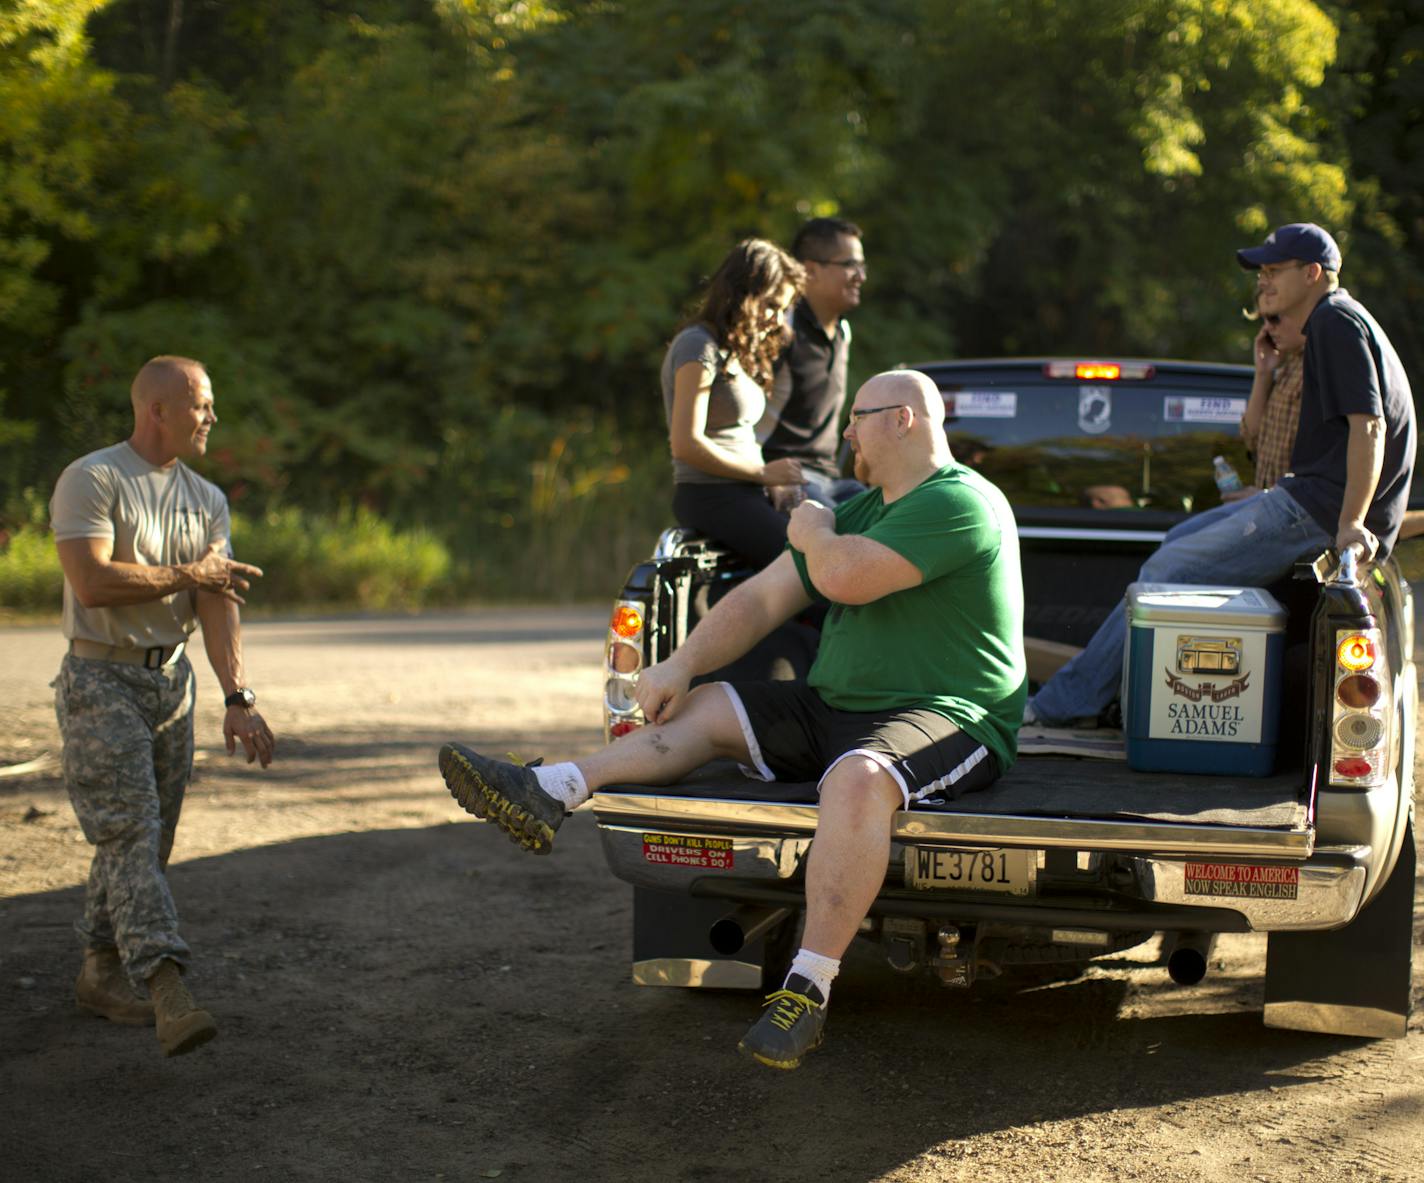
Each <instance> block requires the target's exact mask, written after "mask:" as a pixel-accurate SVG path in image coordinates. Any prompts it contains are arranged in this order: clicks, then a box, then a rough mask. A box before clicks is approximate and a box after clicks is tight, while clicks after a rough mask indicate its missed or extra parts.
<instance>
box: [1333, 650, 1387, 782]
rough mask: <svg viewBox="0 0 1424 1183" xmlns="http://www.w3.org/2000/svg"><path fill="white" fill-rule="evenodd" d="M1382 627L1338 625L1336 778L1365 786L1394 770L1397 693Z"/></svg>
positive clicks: (1334, 780)
mask: <svg viewBox="0 0 1424 1183" xmlns="http://www.w3.org/2000/svg"><path fill="white" fill-rule="evenodd" d="M1383 652H1384V651H1383V648H1382V643H1381V639H1380V631H1379V629H1372V628H1371V629H1337V630H1336V633H1335V676H1334V690H1335V696H1334V700H1333V702H1332V704H1331V705H1332V714H1331V735H1330V783H1331V784H1332V785H1334V786H1336V787H1337V788H1351V789H1365V788H1371V787H1373V786H1375V785H1378V784H1381V783H1383V781H1384V778H1385V775H1386V773H1387V772H1388V770H1389V759H1388V757H1389V744H1390V738H1391V737H1390V719H1391V717H1392V704H1393V696H1392V695H1391V694H1390V686H1389V669H1388V667H1387V666H1386V663H1385V662H1384V660H1383V659H1382V654H1383Z"/></svg>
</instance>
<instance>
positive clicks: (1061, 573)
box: [591, 359, 1418, 1038]
mask: <svg viewBox="0 0 1424 1183" xmlns="http://www.w3.org/2000/svg"><path fill="white" fill-rule="evenodd" d="M916 368H917V369H921V370H923V371H924V372H925V373H927V374H929V375H930V376H931V377H932V378H933V379H934V380H935V381H936V383H937V384H938V385H939V387H940V389H941V392H942V394H943V397H944V400H945V414H946V421H945V426H946V430H947V432H948V434H949V439H950V444H951V447H952V448H953V450H954V454H955V456H956V458H958V459H959V460H960V461H961V462H963V463H967V464H969V465H971V466H972V467H975V468H977V469H978V470H979V471H981V472H982V473H984V474H985V475H986V476H988V477H989V478H990V479H992V480H993V481H995V483H996V484H998V485H999V486H1000V488H1002V489H1003V490H1004V492H1005V494H1006V495H1007V496H1008V498H1009V500H1010V502H1011V504H1012V505H1013V507H1014V511H1015V515H1016V518H1017V521H1018V530H1019V537H1020V542H1021V552H1022V562H1023V575H1024V587H1025V601H1026V607H1025V633H1026V641H1025V647H1026V650H1027V655H1028V658H1029V676H1030V679H1031V681H1041V680H1043V679H1045V678H1046V677H1047V676H1049V675H1050V674H1051V672H1052V670H1053V669H1054V668H1056V666H1057V664H1060V663H1061V662H1062V660H1064V658H1065V656H1066V655H1067V654H1069V653H1071V652H1073V651H1074V648H1075V647H1076V646H1080V645H1082V644H1083V643H1084V642H1085V641H1086V640H1087V638H1088V637H1089V636H1090V635H1091V634H1092V632H1093V631H1094V630H1095V629H1096V627H1097V626H1098V624H1099V623H1100V622H1101V621H1102V620H1103V619H1104V617H1105V616H1106V615H1107V613H1108V611H1109V610H1110V609H1111V607H1112V606H1113V604H1114V602H1115V601H1116V600H1117V599H1118V598H1119V597H1121V596H1122V595H1123V593H1124V589H1125V588H1126V587H1127V585H1128V584H1129V583H1130V582H1131V581H1132V580H1133V579H1134V578H1135V577H1136V573H1137V568H1138V566H1139V565H1140V564H1141V562H1142V560H1143V559H1144V558H1145V557H1146V556H1147V555H1148V554H1149V553H1151V551H1152V550H1153V549H1154V548H1155V547H1156V546H1157V545H1158V544H1159V543H1160V541H1161V540H1162V538H1163V536H1164V534H1165V533H1166V531H1167V530H1168V529H1169V528H1170V527H1171V526H1172V525H1174V524H1175V523H1176V522H1179V521H1181V520H1183V519H1184V518H1185V517H1186V516H1187V515H1188V514H1190V513H1191V512H1192V511H1193V510H1194V509H1197V510H1200V509H1203V508H1207V507H1208V506H1210V505H1214V504H1216V503H1217V497H1218V494H1217V490H1216V485H1215V484H1214V482H1213V479H1212V472H1213V458H1214V457H1216V456H1224V457H1226V458H1227V459H1228V461H1234V462H1235V464H1236V466H1237V468H1238V469H1239V470H1240V471H1242V472H1243V473H1246V472H1249V469H1248V468H1247V467H1246V465H1247V460H1246V457H1245V454H1244V452H1243V451H1242V449H1241V445H1240V443H1239V439H1238V436H1237V426H1236V425H1237V422H1238V420H1239V418H1240V415H1241V413H1242V411H1243V410H1244V406H1245V400H1246V396H1247V394H1248V392H1249V389H1250V384H1251V371H1250V369H1249V368H1248V367H1244V366H1229V365H1215V364H1206V363H1188V362H1168V361H1131V360H1121V361H1084V360H1079V359H1066V360H1065V359H1038V360H998V359H996V360H990V361H954V362H943V363H936V364H929V365H920V366H917V367H916ZM1354 557H1355V556H1354V555H1353V554H1351V555H1349V556H1347V557H1346V558H1345V559H1344V560H1343V561H1342V560H1339V559H1337V557H1336V556H1335V555H1334V554H1333V553H1332V552H1327V553H1325V554H1321V555H1303V556H1301V559H1300V561H1299V562H1298V564H1297V568H1296V571H1295V572H1294V577H1293V578H1289V579H1286V580H1283V581H1281V583H1280V584H1278V585H1276V586H1275V587H1272V588H1270V589H1267V590H1268V591H1269V592H1270V593H1271V594H1272V595H1274V597H1275V598H1276V599H1277V600H1278V601H1279V602H1280V604H1281V605H1283V606H1284V607H1285V609H1286V623H1285V626H1284V658H1283V660H1282V662H1281V664H1280V667H1279V669H1278V670H1277V673H1276V679H1277V681H1278V685H1277V686H1276V687H1275V690H1276V692H1277V693H1278V694H1279V701H1280V704H1281V706H1280V718H1281V726H1280V733H1279V742H1278V744H1277V748H1276V757H1275V766H1274V769H1273V771H1271V773H1270V774H1269V775H1265V776H1262V775H1252V776H1245V775H1237V774H1234V773H1228V774H1222V773H1214V774H1203V773H1200V772H1142V771H1134V770H1133V769H1132V768H1131V767H1130V766H1129V765H1128V764H1127V763H1126V762H1125V761H1123V760H1121V759H1108V760H1102V759H1092V758H1083V757H1080V756H1073V755H1063V754H1057V755H1023V754H1021V755H1020V758H1019V760H1018V762H1017V763H1016V764H1015V765H1014V766H1013V767H1012V768H1011V769H1010V770H1009V771H1008V772H1007V773H1006V774H1005V775H1004V776H1003V777H1002V778H1001V779H1000V780H999V781H998V782H997V783H996V784H994V785H993V786H991V787H990V788H989V789H987V790H985V791H982V792H978V793H972V794H967V795H966V796H964V797H961V798H960V799H958V800H955V801H953V802H950V803H947V804H944V805H940V806H934V807H917V808H915V809H912V810H907V811H902V812H900V813H898V814H897V815H896V817H895V820H894V823H893V826H894V828H893V834H892V848H891V856H890V861H889V864H888V865H887V867H886V870H885V881H884V886H883V888H882V889H881V891H880V894H879V896H878V898H877V899H876V901H875V904H874V906H873V907H872V908H871V909H870V912H869V914H868V915H867V916H866V918H865V920H864V921H863V923H862V925H861V932H860V937H861V938H862V939H863V940H865V941H870V942H876V943H878V944H879V946H880V947H881V948H882V949H883V952H884V956H885V958H886V960H887V962H888V964H889V966H890V967H891V968H892V969H893V970H897V971H900V972H903V973H924V974H930V975H934V976H936V977H938V978H939V979H940V980H941V981H943V982H944V983H945V984H946V985H948V986H954V987H971V986H972V985H973V983H974V982H975V981H976V979H987V978H988V977H991V976H997V975H998V974H1000V973H1005V972H1013V971H1021V970H1022V969H1023V968H1024V967H1030V966H1036V967H1050V969H1051V971H1052V972H1058V971H1059V970H1066V971H1067V972H1070V973H1071V972H1073V971H1074V970H1075V968H1079V967H1081V966H1083V965H1084V964H1086V963H1087V962H1089V961H1091V960H1092V959H1093V958H1095V957H1101V956H1104V955H1106V954H1110V953H1113V952H1117V951H1121V950H1124V949H1127V948H1131V947H1133V946H1136V945H1139V944H1142V943H1144V942H1146V941H1149V940H1151V939H1152V938H1153V937H1154V936H1156V935H1158V934H1161V935H1162V937H1163V938H1164V940H1163V944H1162V950H1163V957H1164V959H1165V961H1166V966H1167V970H1168V972H1169V974H1170V975H1171V977H1172V979H1173V980H1174V981H1176V982H1178V983H1181V984H1184V985H1190V984H1193V983H1195V982H1197V981H1200V980H1201V979H1202V977H1203V976H1204V975H1205V973H1206V972H1207V969H1208V966H1209V963H1210V952H1211V944H1212V942H1213V941H1214V940H1215V937H1216V935H1217V934H1219V933H1226V932H1233V933H1234V932H1264V933H1267V934H1268V937H1267V954H1266V968H1265V1007H1264V1020H1265V1022H1266V1024H1267V1025H1268V1026H1273V1027H1285V1028H1293V1029H1298V1030H1308V1031H1318V1032H1328V1033H1334V1034H1346V1035H1357V1036H1367V1037H1394V1038H1400V1037H1403V1036H1404V1034H1405V1030H1406V1024H1407V1020H1408V1016H1409V1011H1410V1004H1411V987H1412V983H1411V954H1412V941H1413V904H1414V876H1415V845H1414V834H1413V810H1412V801H1413V775H1412V773H1413V765H1414V734H1415V725H1416V713H1417V696H1418V691H1417V683H1416V677H1415V669H1414V663H1413V651H1414V635H1413V632H1414V612H1413V602H1412V593H1411V591H1410V587H1409V585H1408V583H1407V582H1406V581H1405V579H1404V578H1403V576H1402V574H1401V572H1400V569H1399V566H1398V564H1397V562H1396V561H1395V560H1394V559H1393V558H1387V559H1385V560H1384V561H1383V562H1379V563H1372V564H1365V565H1363V566H1362V567H1359V568H1358V569H1357V567H1356V564H1355V563H1354V562H1353V559H1354ZM748 573H749V572H748V571H747V570H746V568H745V567H744V565H743V564H741V563H740V562H739V561H738V560H737V559H736V558H735V557H734V556H732V555H730V554H728V553H727V552H726V551H725V550H722V549H720V548H719V547H717V546H715V545H713V544H712V543H710V542H709V541H708V540H706V539H704V538H700V537H697V536H695V535H692V534H691V533H689V532H688V531H685V530H678V529H673V530H668V531H666V532H665V533H664V534H663V535H662V537H661V538H660V540H659V542H658V544H657V548H656V550H655V552H654V553H653V555H652V556H651V557H650V558H649V559H648V560H646V561H645V562H641V563H639V564H637V565H636V566H635V567H634V568H633V570H632V571H631V572H630V574H629V575H628V578H627V580H626V581H625V583H624V586H623V588H622V590H621V591H620V592H619V593H618V596H617V599H616V601H615V604H614V607H613V612H612V616H611V619H610V624H609V631H608V638H607V644H606V646H605V671H604V673H605V681H604V713H605V729H606V734H607V736H608V738H609V739H612V738H614V737H616V736H618V735H621V734H623V733H625V732H626V731H629V730H631V729H633V728H636V727H639V726H641V725H642V722H643V720H642V717H641V715H640V713H639V711H638V707H637V703H636V701H635V699H634V697H633V687H634V685H635V684H636V680H637V676H638V672H639V671H640V670H642V669H644V668H646V667H647V666H649V665H651V664H653V663H655V662H657V661H660V660H662V659H664V658H665V657H667V656H668V655H669V654H670V653H671V652H672V651H673V650H674V649H675V648H676V647H677V646H678V644H679V643H680V642H681V641H682V640H683V639H684V638H685V637H686V636H687V633H688V631H689V630H690V629H691V628H692V627H693V626H694V625H695V624H696V622H697V620H698V619H699V618H700V616H701V615H702V614H703V613H705V612H706V611H707V610H708V608H709V607H710V605H711V604H713V603H715V602H716V600H717V599H718V598H719V597H720V596H721V595H722V594H724V593H725V592H726V591H727V590H728V589H729V588H730V587H732V586H734V585H735V584H736V583H737V582H738V581H740V580H741V579H744V578H746V576H747V575H748ZM816 638H817V633H816V629H815V627H814V622H813V621H809V620H798V621H793V622H790V623H789V624H788V625H786V626H784V627H783V628H782V629H780V630H778V631H777V632H776V633H774V634H773V635H772V636H771V637H769V638H767V640H766V642H764V643H763V645H762V646H760V647H759V648H758V649H757V650H754V651H753V652H752V653H751V654H749V655H748V656H747V657H746V658H744V659H742V660H741V661H739V662H738V663H736V666H735V667H733V668H731V669H729V670H728V671H719V672H718V673H717V674H716V675H713V677H724V676H730V677H762V676H765V677H783V678H788V677H799V676H804V675H805V673H806V671H807V669H808V668H809V665H810V661H811V659H812V658H813V656H814V653H815V643H816ZM1346 641H1349V642H1351V645H1353V648H1351V645H1346V643H1345V642H1346ZM1347 650H1348V652H1347ZM1365 651H1368V652H1369V654H1370V655H1371V664H1370V665H1369V667H1368V668H1367V669H1366V671H1365V672H1366V683H1367V685H1368V693H1367V694H1365V695H1364V696H1363V697H1362V696H1361V695H1360V694H1358V693H1355V691H1354V689H1353V688H1356V687H1358V686H1359V685H1361V684H1360V683H1356V682H1350V681H1349V678H1350V677H1351V675H1352V673H1357V672H1358V671H1359V669H1360V654H1361V653H1362V652H1365ZM1366 699H1367V700H1368V701H1365V700H1366ZM1113 734H1114V733H1112V732H1106V733H1104V735H1105V737H1106V739H1107V741H1108V746H1111V739H1112V736H1113ZM1094 738H1095V737H1093V736H1092V735H1089V736H1088V737H1087V739H1088V740H1090V741H1091V740H1093V739H1094ZM1362 743H1363V744H1366V745H1367V748H1368V750H1365V751H1363V752H1362V751H1361V749H1360V747H1359V745H1360V744H1362ZM1087 746H1088V747H1091V746H1092V745H1091V743H1089V744H1088V745H1087ZM1362 757H1363V758H1362ZM591 805H592V809H593V812H594V814H595V817H596V821H597V825H598V828H599V831H600V836H601V840H602V844H603V850H604V854H605V857H606V859H607V862H608V865H609V868H610V869H611V870H612V872H613V873H614V874H615V875H616V876H618V877H619V878H620V879H623V880H625V881H626V882H628V883H630V884H631V885H632V887H633V891H634V921H633V979H634V981H635V982H636V983H638V984H640V985H648V986H682V987H713V988H724V989H725V988H730V989H752V990H757V989H764V988H768V987H770V986H774V984H775V983H777V982H779V978H780V974H781V973H782V972H783V970H784V966H785V963H786V959H787V957H788V956H789V954H790V952H791V951H793V950H794V948H795V941H796V935H797V934H796V928H797V922H798V919H799V914H800V913H801V912H802V911H803V910H804V907H805V894H804V867H805V862H806V855H807V852H808V850H809V848H810V846H811V843H812V842H813V841H814V835H815V830H816V798H815V786H814V785H812V784H780V783H773V784H767V783H763V782H760V781H754V780H749V779H746V778H744V777H743V776H742V775H741V774H740V773H739V772H738V771H737V770H736V769H735V768H734V767H731V766H730V765H727V766H718V765H712V766H709V767H707V768H705V769H702V770H701V771H699V772H698V773H697V774H695V775H693V776H692V777H690V778H688V779H687V781H686V782H685V783H680V784H675V785H669V786H661V787H648V786H639V785H631V784H630V785H615V786H609V787H606V788H604V789H603V790H601V791H599V792H597V793H595V794H594V797H593V800H592V803H591Z"/></svg>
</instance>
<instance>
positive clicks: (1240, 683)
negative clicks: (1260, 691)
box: [1162, 670, 1251, 702]
mask: <svg viewBox="0 0 1424 1183" xmlns="http://www.w3.org/2000/svg"><path fill="white" fill-rule="evenodd" d="M1162 672H1163V673H1164V674H1166V675H1167V688H1168V689H1169V690H1171V692H1172V693H1173V694H1176V695H1179V696H1181V697H1182V698H1189V699H1191V701H1192V702H1201V700H1202V699H1203V698H1209V699H1211V701H1212V702H1225V701H1226V700H1227V699H1228V698H1240V697H1241V695H1242V694H1243V693H1244V692H1245V690H1246V683H1247V682H1248V681H1250V679H1251V672H1250V671H1249V670H1247V672H1246V673H1244V674H1242V675H1241V677H1239V678H1237V679H1236V680H1235V681H1234V682H1228V683H1227V684H1226V685H1225V686H1223V687H1222V688H1221V689H1220V690H1218V689H1217V688H1216V683H1215V682H1203V683H1202V684H1201V685H1200V686H1197V687H1195V688H1193V687H1191V686H1188V685H1187V684H1186V683H1185V682H1183V681H1182V679H1181V678H1179V677H1177V675H1176V674H1174V673H1172V671H1171V670H1163V671H1162Z"/></svg>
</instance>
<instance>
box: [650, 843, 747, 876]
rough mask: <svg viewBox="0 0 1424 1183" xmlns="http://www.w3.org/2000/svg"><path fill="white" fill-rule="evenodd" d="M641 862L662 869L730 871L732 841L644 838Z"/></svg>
mask: <svg viewBox="0 0 1424 1183" xmlns="http://www.w3.org/2000/svg"><path fill="white" fill-rule="evenodd" d="M643 858H644V859H645V860H646V861H647V862H650V863H659V864H661V865H664V866H672V867H700V868H704V869H707V870H712V871H730V870H731V869H732V840H731V839H730V838H703V837H701V836H699V835H696V834H644V835H643Z"/></svg>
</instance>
